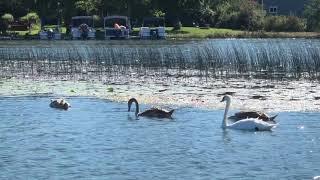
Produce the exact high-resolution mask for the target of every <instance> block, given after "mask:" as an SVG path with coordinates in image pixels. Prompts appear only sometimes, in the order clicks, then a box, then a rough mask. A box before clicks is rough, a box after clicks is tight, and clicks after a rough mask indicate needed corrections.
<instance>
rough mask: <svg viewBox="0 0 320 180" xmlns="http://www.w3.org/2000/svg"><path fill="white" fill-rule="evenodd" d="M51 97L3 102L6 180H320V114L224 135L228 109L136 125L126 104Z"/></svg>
mask: <svg viewBox="0 0 320 180" xmlns="http://www.w3.org/2000/svg"><path fill="white" fill-rule="evenodd" d="M49 99H50V98H49V97H48V98H47V97H20V98H1V99H0V110H1V114H0V122H1V123H0V178H1V179H223V178H225V179H232V178H246V179H312V177H314V176H316V175H319V174H317V173H319V170H320V169H319V167H320V161H319V160H320V153H319V149H320V143H319V141H320V133H319V132H320V131H319V130H320V124H319V123H318V120H319V117H320V114H319V113H280V115H279V116H278V118H277V119H278V120H279V126H278V127H277V128H276V129H275V130H274V131H273V132H244V131H234V130H225V131H224V130H222V129H221V128H220V126H221V121H222V115H223V112H222V111H207V110H199V109H193V108H179V109H177V110H176V111H175V113H174V120H164V121H158V120H150V119H147V118H143V117H140V118H139V120H136V118H135V117H134V113H133V112H130V113H128V112H126V111H127V105H126V104H121V103H113V102H109V101H104V100H98V99H90V98H70V99H69V101H70V103H71V105H72V108H71V109H70V110H69V111H61V110H56V109H51V108H49ZM142 108H143V109H144V108H147V107H146V106H143V105H142ZM302 126H303V127H304V128H299V127H302Z"/></svg>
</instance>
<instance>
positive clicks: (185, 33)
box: [9, 27, 320, 39]
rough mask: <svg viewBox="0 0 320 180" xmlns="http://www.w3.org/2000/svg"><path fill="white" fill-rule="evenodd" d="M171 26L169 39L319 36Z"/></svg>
mask: <svg viewBox="0 0 320 180" xmlns="http://www.w3.org/2000/svg"><path fill="white" fill-rule="evenodd" d="M61 29H62V35H63V37H68V36H70V35H67V34H66V28H65V27H62V28H61ZM172 29H173V28H172V27H167V28H166V32H167V37H168V38H169V39H205V38H320V33H319V32H265V31H241V30H232V29H220V28H207V29H203V28H196V27H182V28H181V29H180V30H172ZM39 31H40V28H35V29H32V30H31V31H15V32H10V31H9V33H14V34H16V36H17V37H19V38H21V39H24V38H26V37H33V38H38V34H39ZM131 35H132V36H139V28H134V29H133V31H132V33H131ZM96 37H97V39H103V38H104V30H103V28H97V34H96Z"/></svg>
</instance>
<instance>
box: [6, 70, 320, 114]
mask: <svg viewBox="0 0 320 180" xmlns="http://www.w3.org/2000/svg"><path fill="white" fill-rule="evenodd" d="M0 89H1V90H0V96H12V97H14V96H28V95H30V96H31V95H32V96H37V95H43V94H46V95H48V96H54V97H75V96H79V97H95V98H99V99H106V100H111V101H115V102H127V100H128V99H129V98H131V97H135V98H137V99H138V101H139V102H140V103H142V104H149V105H155V106H166V107H168V106H169V107H171V108H177V107H195V108H205V109H215V110H222V109H224V107H225V104H224V103H220V100H221V99H222V97H223V95H225V94H230V95H232V97H233V99H232V103H231V110H258V111H264V112H268V113H270V112H271V113H276V112H319V111H320V94H319V93H318V92H320V85H319V83H318V82H316V81H309V80H285V81H279V80H260V79H243V78H237V79H235V78H233V79H207V81H206V80H205V79H204V78H203V79H200V78H199V77H187V78H186V77H165V78H159V77H153V76H151V77H150V76H148V77H147V76H140V77H136V76H131V77H130V76H129V77H108V79H100V78H99V79H87V80H83V79H76V78H74V79H71V80H70V79H67V80H66V79H63V78H61V79H59V78H57V77H56V78H41V79H40V78H30V77H27V78H2V79H0ZM71 103H72V102H71Z"/></svg>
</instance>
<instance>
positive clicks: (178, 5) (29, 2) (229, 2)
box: [0, 0, 320, 39]
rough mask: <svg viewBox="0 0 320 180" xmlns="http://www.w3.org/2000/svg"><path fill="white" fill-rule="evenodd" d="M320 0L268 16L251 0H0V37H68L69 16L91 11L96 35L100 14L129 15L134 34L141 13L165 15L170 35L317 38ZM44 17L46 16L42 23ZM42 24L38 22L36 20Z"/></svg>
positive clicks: (100, 33)
mask: <svg viewBox="0 0 320 180" xmlns="http://www.w3.org/2000/svg"><path fill="white" fill-rule="evenodd" d="M319 4H320V0H307V1H306V4H305V7H304V12H303V14H301V15H299V16H293V15H290V16H287V15H268V14H267V12H266V11H265V10H264V9H263V7H262V6H261V4H259V3H258V1H253V0H175V1H172V0H134V1H133V0H68V1H62V0H14V1H0V17H1V18H0V36H15V37H19V38H31V39H32V38H36V37H37V36H38V33H39V31H40V30H41V29H42V28H44V27H45V26H47V27H54V25H56V24H58V22H59V24H60V25H61V31H62V34H63V37H64V38H65V39H68V37H69V31H70V21H71V17H73V16H77V15H90V16H91V15H92V16H94V19H95V26H96V29H97V39H99V37H101V38H102V37H103V22H102V21H103V17H104V16H107V15H126V16H129V17H130V18H131V22H132V26H133V29H132V33H131V34H132V35H133V36H135V35H138V31H139V27H140V26H141V24H142V19H143V18H144V17H151V16H155V17H164V18H165V19H166V26H167V28H166V31H167V35H168V38H170V39H198V38H199V39H202V38H250V37H253V38H286V37H287V38H319V37H320V6H319ZM44 19H50V21H48V22H49V23H47V24H44V23H43V22H44ZM41 22H42V23H41Z"/></svg>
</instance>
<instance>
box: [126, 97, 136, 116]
mask: <svg viewBox="0 0 320 180" xmlns="http://www.w3.org/2000/svg"><path fill="white" fill-rule="evenodd" d="M133 102H134V103H135V104H136V111H135V115H136V116H138V114H139V103H138V101H137V100H136V99H135V98H131V99H130V100H129V102H128V111H130V109H131V104H132V103H133Z"/></svg>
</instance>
